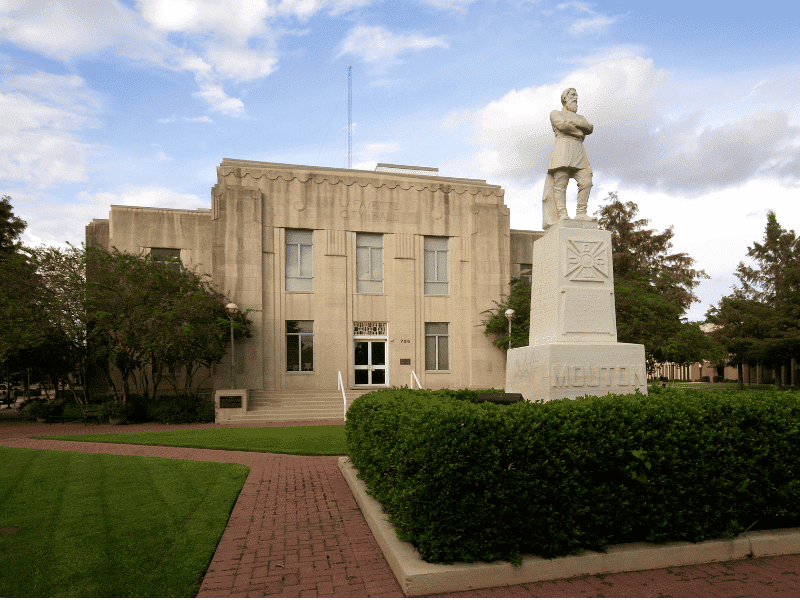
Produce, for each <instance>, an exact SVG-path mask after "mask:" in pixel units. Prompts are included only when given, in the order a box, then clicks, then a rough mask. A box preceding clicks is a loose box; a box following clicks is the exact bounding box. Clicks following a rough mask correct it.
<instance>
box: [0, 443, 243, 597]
mask: <svg viewBox="0 0 800 600" xmlns="http://www.w3.org/2000/svg"><path fill="white" fill-rule="evenodd" d="M247 473H248V468H247V467H245V466H243V465H236V464H220V463H207V462H194V461H188V460H170V459H162V458H144V457H138V456H111V455H108V454H84V453H78V452H56V451H51V450H29V449H22V448H0V557H2V564H0V597H4V598H9V597H12V598H13V597H63V596H69V597H84V598H87V597H88V598H91V597H131V596H137V597H154V596H155V597H194V596H195V595H196V594H197V591H198V590H199V588H200V583H201V582H202V578H203V575H204V574H205V572H206V569H207V568H208V564H209V563H210V561H211V558H212V557H213V555H214V551H215V550H216V547H217V543H218V542H219V538H220V537H221V536H222V532H223V530H224V529H225V525H226V523H227V521H228V517H229V516H230V512H231V510H232V509H233V505H234V503H235V502H236V498H237V497H238V495H239V492H240V490H241V489H242V485H243V484H244V481H245V478H246V477H247Z"/></svg>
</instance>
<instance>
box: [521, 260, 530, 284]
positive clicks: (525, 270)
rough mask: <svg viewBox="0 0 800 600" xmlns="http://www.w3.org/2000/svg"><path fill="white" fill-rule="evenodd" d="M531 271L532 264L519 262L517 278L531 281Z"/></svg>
mask: <svg viewBox="0 0 800 600" xmlns="http://www.w3.org/2000/svg"><path fill="white" fill-rule="evenodd" d="M532 273H533V265H532V264H531V263H520V265H519V278H520V279H524V280H525V281H527V282H528V283H531V278H532Z"/></svg>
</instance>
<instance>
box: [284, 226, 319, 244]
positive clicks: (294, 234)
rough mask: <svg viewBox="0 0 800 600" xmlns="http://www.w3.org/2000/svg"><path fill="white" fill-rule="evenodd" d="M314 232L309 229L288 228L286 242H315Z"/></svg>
mask: <svg viewBox="0 0 800 600" xmlns="http://www.w3.org/2000/svg"><path fill="white" fill-rule="evenodd" d="M312 240H313V232H312V231H309V230H307V229H287V230H286V243H287V244H307V245H309V246H310V245H311V244H313V242H312Z"/></svg>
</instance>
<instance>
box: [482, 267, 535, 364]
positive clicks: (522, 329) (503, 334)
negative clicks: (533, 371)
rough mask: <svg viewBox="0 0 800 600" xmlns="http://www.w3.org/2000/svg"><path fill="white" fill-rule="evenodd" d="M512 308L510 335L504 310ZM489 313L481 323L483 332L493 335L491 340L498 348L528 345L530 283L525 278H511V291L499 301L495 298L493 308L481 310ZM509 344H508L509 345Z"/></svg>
mask: <svg viewBox="0 0 800 600" xmlns="http://www.w3.org/2000/svg"><path fill="white" fill-rule="evenodd" d="M509 308H511V309H513V310H514V318H513V319H512V322H511V337H510V338H509V334H508V329H509V327H508V319H507V318H506V314H505V313H506V310H508V309H509ZM482 314H487V315H489V316H488V317H486V318H485V319H484V320H483V321H482V322H481V324H482V325H483V326H484V334H485V335H487V336H493V337H494V341H493V342H492V343H493V344H494V345H495V346H497V347H498V348H501V349H503V350H508V349H509V348H520V347H522V346H527V345H528V338H529V333H530V329H531V283H530V281H528V280H526V279H512V280H511V293H510V294H509V295H508V296H507V297H505V298H503V299H502V300H501V301H500V302H497V301H496V300H495V308H493V309H488V310H485V311H483V313H482ZM509 344H510V345H509Z"/></svg>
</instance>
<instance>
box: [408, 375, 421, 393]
mask: <svg viewBox="0 0 800 600" xmlns="http://www.w3.org/2000/svg"><path fill="white" fill-rule="evenodd" d="M415 379H416V380H417V389H420V390H421V389H422V385H420V382H419V379H417V374H416V373H414V371H413V370H412V371H411V385H410V386H409V387H410V388H411V389H412V390H413V389H414V380H415Z"/></svg>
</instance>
